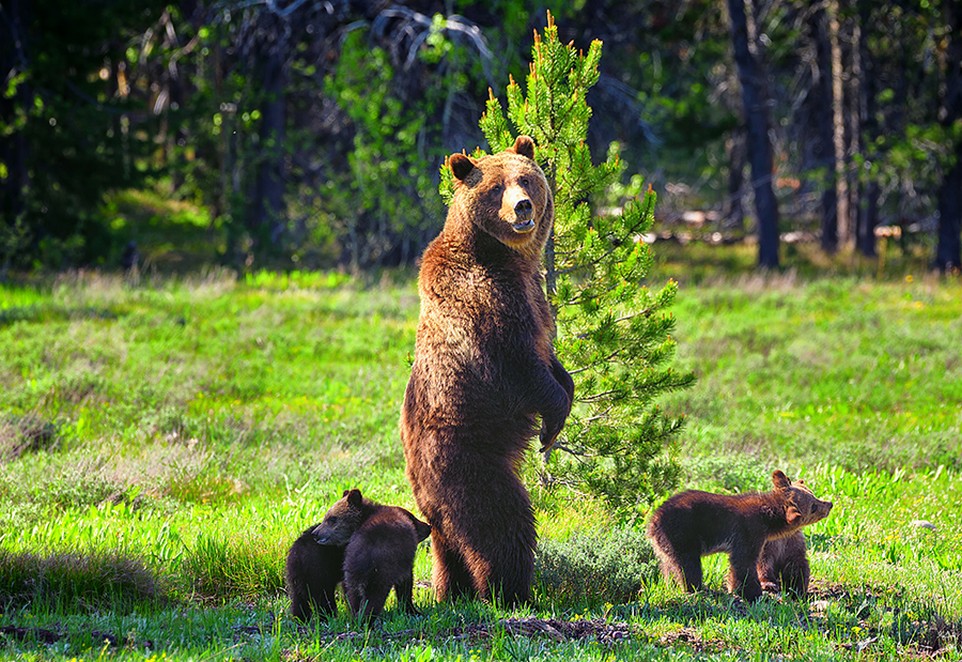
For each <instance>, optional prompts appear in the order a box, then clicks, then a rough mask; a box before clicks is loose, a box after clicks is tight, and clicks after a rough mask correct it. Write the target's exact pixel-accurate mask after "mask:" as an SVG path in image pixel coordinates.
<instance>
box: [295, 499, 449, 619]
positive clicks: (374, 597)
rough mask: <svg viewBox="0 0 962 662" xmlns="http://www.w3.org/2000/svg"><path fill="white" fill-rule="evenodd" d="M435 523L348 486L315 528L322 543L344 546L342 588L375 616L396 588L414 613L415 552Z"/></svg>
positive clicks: (354, 606) (358, 609) (359, 608)
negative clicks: (429, 522) (368, 496)
mask: <svg viewBox="0 0 962 662" xmlns="http://www.w3.org/2000/svg"><path fill="white" fill-rule="evenodd" d="M430 532H431V527H430V526H428V525H427V524H426V523H424V522H422V521H421V520H419V519H418V518H416V517H415V516H414V515H412V514H411V513H410V512H408V511H407V510H405V509H404V508H398V507H396V506H382V505H380V504H376V503H374V502H373V501H370V500H369V499H365V498H364V497H363V496H361V491H360V490H347V491H346V492H344V497H343V498H342V499H340V500H339V501H338V502H337V503H335V504H334V505H333V506H331V508H330V510H328V511H327V514H325V515H324V521H322V522H321V523H320V524H319V525H318V526H317V527H316V528H315V529H314V540H315V541H316V542H317V543H318V544H319V545H330V546H333V547H343V548H344V594H345V595H346V596H347V603H348V606H349V607H350V608H351V613H352V614H354V615H355V616H357V615H359V614H360V615H363V616H366V617H374V616H377V615H379V614H380V613H381V611H383V609H384V603H385V601H386V600H387V596H388V593H390V592H391V589H392V588H393V589H394V595H395V597H396V598H397V603H398V606H399V607H400V608H401V609H403V610H404V611H406V612H408V613H411V614H414V613H417V610H416V609H415V608H414V602H413V600H412V593H413V591H414V552H415V551H416V550H417V546H418V543H419V542H421V541H422V540H424V539H425V538H427V537H428V534H429V533H430Z"/></svg>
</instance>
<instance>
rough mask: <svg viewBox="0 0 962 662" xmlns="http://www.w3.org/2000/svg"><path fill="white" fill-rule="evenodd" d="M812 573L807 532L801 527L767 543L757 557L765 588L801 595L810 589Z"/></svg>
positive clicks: (760, 577) (763, 588) (765, 589)
mask: <svg viewBox="0 0 962 662" xmlns="http://www.w3.org/2000/svg"><path fill="white" fill-rule="evenodd" d="M810 577H811V569H810V568H809V565H808V556H807V550H806V546H805V535H804V534H803V533H802V532H801V531H796V532H795V533H793V534H792V535H790V536H786V537H784V538H775V539H774V540H769V541H768V542H766V543H765V547H764V548H763V549H762V554H761V556H759V557H758V581H759V582H761V585H762V590H764V591H771V592H773V593H778V592H779V591H785V592H788V593H793V594H794V595H796V596H799V597H801V596H804V595H805V594H806V593H808V582H809V579H810Z"/></svg>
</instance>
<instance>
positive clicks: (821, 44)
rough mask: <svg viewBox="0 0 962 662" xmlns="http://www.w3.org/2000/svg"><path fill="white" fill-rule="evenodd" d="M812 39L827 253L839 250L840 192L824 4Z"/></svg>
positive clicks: (816, 14)
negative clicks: (837, 177) (837, 184)
mask: <svg viewBox="0 0 962 662" xmlns="http://www.w3.org/2000/svg"><path fill="white" fill-rule="evenodd" d="M809 26H810V29H811V31H812V41H813V42H814V43H815V61H816V71H817V74H816V75H817V79H816V81H815V85H814V86H813V87H814V89H813V92H814V96H815V103H814V105H815V109H814V114H815V124H816V126H817V129H816V136H817V137H816V140H815V142H816V145H815V148H814V149H813V152H814V156H815V159H816V163H817V164H818V165H819V167H820V169H823V170H824V177H823V178H822V181H821V182H820V184H819V185H820V187H821V189H822V196H821V198H822V199H821V207H822V223H821V245H822V250H823V251H825V252H826V253H835V251H837V250H838V195H837V189H836V182H835V178H836V167H835V124H834V112H833V111H834V108H835V102H834V87H833V85H832V46H831V38H830V37H829V26H828V12H827V11H826V9H825V5H824V4H819V5H818V6H817V7H816V8H815V9H813V10H812V18H811V21H810V23H809Z"/></svg>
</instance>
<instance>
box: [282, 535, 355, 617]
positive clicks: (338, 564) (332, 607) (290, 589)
mask: <svg viewBox="0 0 962 662" xmlns="http://www.w3.org/2000/svg"><path fill="white" fill-rule="evenodd" d="M317 526H318V525H317V524H315V525H313V526H311V527H310V528H309V529H307V530H306V531H304V533H302V534H301V535H300V537H299V538H298V539H297V540H295V541H294V544H293V545H292V546H291V549H290V551H289V552H288V554H287V565H286V568H285V575H286V577H285V578H286V582H285V583H286V584H287V595H288V597H290V599H291V616H293V617H294V618H297V619H300V620H302V621H308V620H310V619H311V617H312V616H313V615H314V614H318V615H321V616H331V615H333V614H335V613H337V604H336V603H335V601H334V594H335V591H336V589H337V585H338V584H340V583H341V581H343V579H344V546H343V545H342V546H340V547H338V546H334V545H319V544H318V543H317V541H316V540H315V539H314V530H315V529H316V528H317Z"/></svg>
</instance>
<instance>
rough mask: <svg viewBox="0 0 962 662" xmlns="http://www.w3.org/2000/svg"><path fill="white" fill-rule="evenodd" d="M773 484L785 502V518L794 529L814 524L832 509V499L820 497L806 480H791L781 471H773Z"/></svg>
mask: <svg viewBox="0 0 962 662" xmlns="http://www.w3.org/2000/svg"><path fill="white" fill-rule="evenodd" d="M772 484H774V485H775V491H776V493H777V494H778V495H779V496H780V497H781V498H782V499H783V500H784V503H785V520H786V521H787V522H788V525H789V526H790V527H791V528H792V529H799V528H801V527H803V526H808V525H809V524H813V523H815V522H817V521H818V520H820V519H823V518H824V517H826V516H827V515H828V514H829V512H831V510H832V502H831V501H822V500H821V499H818V498H817V497H816V496H815V495H814V494H813V493H812V490H810V489H809V488H808V485H806V484H805V481H803V480H798V481H794V482H793V481H791V480H789V479H788V476H786V475H785V474H784V473H782V472H781V471H775V472H774V473H772Z"/></svg>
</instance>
